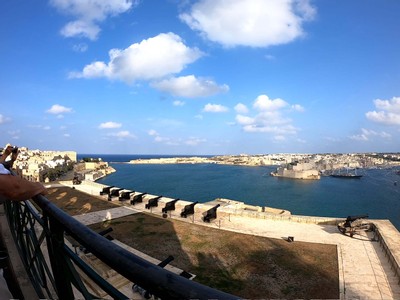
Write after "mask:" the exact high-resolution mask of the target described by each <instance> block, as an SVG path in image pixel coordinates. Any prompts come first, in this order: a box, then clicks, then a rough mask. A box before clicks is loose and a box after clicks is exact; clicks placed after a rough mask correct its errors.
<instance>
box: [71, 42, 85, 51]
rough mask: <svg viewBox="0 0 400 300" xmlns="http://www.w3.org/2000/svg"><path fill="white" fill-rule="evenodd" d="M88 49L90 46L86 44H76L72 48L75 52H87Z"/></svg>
mask: <svg viewBox="0 0 400 300" xmlns="http://www.w3.org/2000/svg"><path fill="white" fill-rule="evenodd" d="M88 48H89V47H88V45H87V44H85V43H81V44H76V45H73V46H72V50H74V51H75V52H86V51H87V49H88Z"/></svg>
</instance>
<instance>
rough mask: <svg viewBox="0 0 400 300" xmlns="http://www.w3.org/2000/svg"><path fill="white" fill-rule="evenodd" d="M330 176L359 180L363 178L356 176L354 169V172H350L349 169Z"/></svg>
mask: <svg viewBox="0 0 400 300" xmlns="http://www.w3.org/2000/svg"><path fill="white" fill-rule="evenodd" d="M330 176H331V177H335V178H344V179H360V178H361V177H363V176H362V175H358V174H357V172H356V169H354V172H350V171H349V169H347V170H346V172H344V173H343V172H341V171H339V172H338V173H333V174H331V175H330Z"/></svg>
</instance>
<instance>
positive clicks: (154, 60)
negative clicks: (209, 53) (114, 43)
mask: <svg viewBox="0 0 400 300" xmlns="http://www.w3.org/2000/svg"><path fill="white" fill-rule="evenodd" d="M202 55H203V54H202V52H201V51H200V50H198V49H197V48H189V47H187V46H186V45H185V44H184V43H183V41H182V39H181V38H180V37H179V36H178V35H176V34H174V33H161V34H159V35H157V36H155V37H152V38H149V39H147V40H143V41H142V42H140V43H135V44H132V45H130V46H129V47H128V48H126V49H122V50H121V49H111V50H110V51H109V57H110V60H109V62H107V63H105V62H102V61H96V62H93V63H91V64H89V65H86V66H85V67H84V68H83V70H82V72H72V73H70V76H69V77H70V78H100V77H105V78H108V79H117V80H122V81H124V82H127V83H133V82H134V81H136V80H158V79H160V78H162V77H165V76H169V75H171V74H175V73H179V72H180V71H182V70H183V69H184V68H185V67H186V66H187V65H188V64H190V63H193V62H194V61H196V60H197V59H198V58H200V57H201V56H202Z"/></svg>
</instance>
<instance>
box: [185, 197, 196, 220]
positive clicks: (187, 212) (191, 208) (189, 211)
mask: <svg viewBox="0 0 400 300" xmlns="http://www.w3.org/2000/svg"><path fill="white" fill-rule="evenodd" d="M197 203H199V202H198V201H196V202H193V203H191V204H188V205H185V207H184V208H183V209H182V211H181V217H182V218H186V217H187V216H188V215H193V214H194V206H195V205H196V204H197Z"/></svg>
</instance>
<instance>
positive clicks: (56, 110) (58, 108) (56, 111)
mask: <svg viewBox="0 0 400 300" xmlns="http://www.w3.org/2000/svg"><path fill="white" fill-rule="evenodd" d="M46 112H47V113H49V114H52V115H59V117H62V114H64V113H70V112H72V108H69V107H65V106H62V105H59V104H54V105H53V106H52V107H50V108H49V109H48V110H46Z"/></svg>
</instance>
